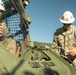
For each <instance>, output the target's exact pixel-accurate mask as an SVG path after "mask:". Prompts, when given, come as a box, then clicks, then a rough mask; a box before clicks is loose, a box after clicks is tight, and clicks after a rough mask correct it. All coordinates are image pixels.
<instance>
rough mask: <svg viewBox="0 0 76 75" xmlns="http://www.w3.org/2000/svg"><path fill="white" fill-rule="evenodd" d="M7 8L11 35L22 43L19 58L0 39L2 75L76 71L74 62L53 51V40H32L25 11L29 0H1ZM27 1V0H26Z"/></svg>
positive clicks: (75, 73)
mask: <svg viewBox="0 0 76 75" xmlns="http://www.w3.org/2000/svg"><path fill="white" fill-rule="evenodd" d="M2 1H3V2H4V5H5V8H6V12H3V18H2V20H4V21H5V22H6V24H7V26H8V28H9V29H10V33H9V37H11V38H13V39H14V40H15V41H16V42H17V43H18V42H19V43H20V45H21V51H20V56H19V57H18V58H17V57H15V56H13V55H12V54H11V53H9V52H8V51H7V50H6V49H5V48H4V46H3V45H2V44H1V43H0V75H76V71H75V69H74V67H73V66H72V64H69V63H68V62H67V61H65V60H64V59H63V58H61V57H60V56H58V55H57V54H56V53H54V52H53V51H52V44H50V43H42V42H36V41H34V42H33V41H31V40H30V34H29V24H30V23H31V20H30V17H29V16H28V15H27V13H26V6H27V5H28V4H29V3H30V1H29V0H2ZM26 1H27V2H26ZM20 22H22V23H23V25H24V28H25V30H28V34H27V39H28V42H29V46H28V47H26V46H25V44H24V42H23V36H22V34H19V33H18V34H17V35H15V33H17V32H18V31H19V30H20V26H19V24H20Z"/></svg>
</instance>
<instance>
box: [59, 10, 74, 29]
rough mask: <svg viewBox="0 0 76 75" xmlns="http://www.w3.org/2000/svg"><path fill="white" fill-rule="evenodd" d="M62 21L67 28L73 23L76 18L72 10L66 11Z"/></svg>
mask: <svg viewBox="0 0 76 75" xmlns="http://www.w3.org/2000/svg"><path fill="white" fill-rule="evenodd" d="M60 21H61V23H62V24H63V26H64V28H65V29H69V28H70V26H71V24H72V23H73V22H74V21H75V18H74V16H73V14H72V13H71V12H70V11H65V12H64V13H63V15H62V17H61V18H60Z"/></svg>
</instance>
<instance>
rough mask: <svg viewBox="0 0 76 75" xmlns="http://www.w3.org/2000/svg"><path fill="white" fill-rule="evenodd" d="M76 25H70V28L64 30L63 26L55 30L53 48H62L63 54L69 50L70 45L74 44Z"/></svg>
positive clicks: (75, 43) (75, 40)
mask: <svg viewBox="0 0 76 75" xmlns="http://www.w3.org/2000/svg"><path fill="white" fill-rule="evenodd" d="M75 36H76V27H75V26H72V25H71V28H70V29H68V30H66V31H65V30H64V28H63V27H61V28H59V29H57V30H56V32H55V33H54V39H53V40H54V42H53V49H54V50H57V49H63V50H64V51H65V55H67V53H68V52H69V50H70V48H71V47H75V46H76V39H75V38H76V37H75Z"/></svg>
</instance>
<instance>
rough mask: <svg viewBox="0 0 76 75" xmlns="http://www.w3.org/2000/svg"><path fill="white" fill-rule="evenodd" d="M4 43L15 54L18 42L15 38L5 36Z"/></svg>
mask: <svg viewBox="0 0 76 75" xmlns="http://www.w3.org/2000/svg"><path fill="white" fill-rule="evenodd" d="M2 44H3V45H4V47H5V48H6V49H7V50H8V51H9V52H10V53H11V54H13V55H15V54H16V42H15V40H13V39H11V38H5V39H4V40H3V41H2Z"/></svg>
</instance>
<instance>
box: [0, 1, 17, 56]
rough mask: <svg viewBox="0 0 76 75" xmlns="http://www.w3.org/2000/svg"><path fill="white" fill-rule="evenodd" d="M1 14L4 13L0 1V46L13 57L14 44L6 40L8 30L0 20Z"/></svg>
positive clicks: (11, 40)
mask: <svg viewBox="0 0 76 75" xmlns="http://www.w3.org/2000/svg"><path fill="white" fill-rule="evenodd" d="M3 12H5V8H4V4H3V2H2V0H0V44H3V45H4V47H5V48H6V49H7V50H8V51H9V52H10V53H11V54H13V55H15V53H16V42H15V41H14V40H13V39H11V38H8V37H7V36H8V33H9V30H8V28H7V26H6V24H5V23H4V22H3V21H2V20H1V18H2V15H3Z"/></svg>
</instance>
